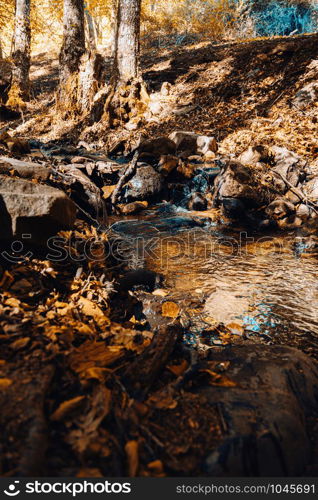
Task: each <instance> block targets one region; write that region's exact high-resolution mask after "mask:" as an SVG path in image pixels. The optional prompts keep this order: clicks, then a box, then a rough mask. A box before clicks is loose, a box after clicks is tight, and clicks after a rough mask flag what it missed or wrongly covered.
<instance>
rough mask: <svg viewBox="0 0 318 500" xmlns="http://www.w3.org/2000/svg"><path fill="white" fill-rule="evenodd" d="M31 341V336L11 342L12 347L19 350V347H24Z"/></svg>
mask: <svg viewBox="0 0 318 500" xmlns="http://www.w3.org/2000/svg"><path fill="white" fill-rule="evenodd" d="M29 341H30V337H23V338H22V339H18V340H15V341H14V342H12V344H10V347H11V349H14V350H15V351H18V350H19V349H23V348H24V347H26V346H27V345H28V343H29Z"/></svg>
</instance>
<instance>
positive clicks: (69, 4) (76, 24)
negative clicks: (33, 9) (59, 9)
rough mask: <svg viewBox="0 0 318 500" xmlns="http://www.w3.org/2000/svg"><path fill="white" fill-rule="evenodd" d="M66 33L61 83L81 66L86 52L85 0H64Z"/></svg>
mask: <svg viewBox="0 0 318 500" xmlns="http://www.w3.org/2000/svg"><path fill="white" fill-rule="evenodd" d="M63 23H64V33H63V45H62V49H61V52H60V84H63V83H65V82H66V81H67V80H68V78H69V77H70V76H72V75H73V74H74V73H76V72H77V71H78V69H79V67H80V62H81V57H82V55H83V54H84V52H85V29H84V3H83V0H64V18H63Z"/></svg>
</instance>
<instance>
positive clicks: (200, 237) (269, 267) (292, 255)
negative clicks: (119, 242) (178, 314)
mask: <svg viewBox="0 0 318 500" xmlns="http://www.w3.org/2000/svg"><path fill="white" fill-rule="evenodd" d="M166 212H168V213H166ZM169 212H170V213H169ZM204 214H205V213H204V212H203V213H202V215H204ZM212 219H213V218H212ZM113 229H114V230H115V232H116V233H117V234H120V236H121V237H123V238H124V240H125V243H126V244H127V246H126V247H125V251H124V255H125V258H127V259H128V261H129V263H128V265H129V267H130V268H131V269H136V268H140V267H143V268H147V269H149V270H152V271H155V272H157V273H160V274H161V275H163V276H164V288H165V289H166V292H167V300H169V301H173V302H175V303H177V304H178V305H179V306H180V308H181V309H182V310H183V311H185V313H186V316H188V321H185V322H184V324H185V326H186V329H187V334H186V336H185V340H186V341H187V342H189V343H192V344H193V343H194V344H196V343H200V342H201V340H202V333H203V332H204V331H205V330H207V331H208V332H209V331H211V327H210V328H209V325H211V324H212V325H213V324H214V325H215V324H220V323H222V324H223V325H225V326H226V327H227V328H228V330H229V331H230V332H231V333H232V334H233V335H237V336H242V335H244V336H248V337H249V338H255V340H256V339H258V340H259V339H260V338H262V339H263V340H268V341H274V342H275V343H276V342H277V343H280V344H291V343H292V344H293V345H295V344H296V345H299V344H301V343H302V342H303V341H305V342H306V344H307V345H313V346H315V345H316V344H315V339H316V338H317V335H318V283H317V269H318V268H317V260H316V256H315V251H314V249H315V240H314V237H313V236H305V235H303V234H301V233H299V234H298V233H297V234H296V233H295V232H293V233H287V234H286V233H285V234H280V233H277V234H271V235H264V234H253V233H251V234H249V233H247V231H246V229H243V228H242V229H241V230H240V229H237V228H235V229H234V228H231V227H230V226H227V225H219V224H218V223H216V222H213V221H211V220H209V219H208V218H205V217H203V218H202V217H198V216H195V215H193V214H192V213H191V212H188V211H182V210H181V209H179V208H174V206H172V207H171V206H170V207H169V209H167V208H165V209H164V210H163V209H162V207H159V210H157V211H155V212H153V211H148V212H145V215H143V216H142V219H141V218H139V219H136V218H133V219H132V218H130V219H128V220H126V221H122V219H121V221H120V222H116V223H115V224H114V225H113ZM127 249H129V250H130V251H129V252H128V251H127ZM126 252H127V253H126ZM128 255H129V257H127V256H128ZM208 337H209V338H208V343H209V344H211V343H212V345H218V344H220V343H221V341H220V340H219V338H217V337H216V338H214V336H213V334H211V335H208ZM204 338H205V341H204V342H205V343H206V339H207V335H204Z"/></svg>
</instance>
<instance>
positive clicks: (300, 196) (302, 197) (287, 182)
mask: <svg viewBox="0 0 318 500" xmlns="http://www.w3.org/2000/svg"><path fill="white" fill-rule="evenodd" d="M274 173H275V174H276V175H278V176H279V177H280V178H281V179H282V180H283V181H284V182H285V184H286V185H287V186H288V187H289V188H290V189H291V191H292V192H293V193H294V194H295V195H296V196H298V198H299V199H300V201H303V202H304V203H305V204H306V205H309V206H310V208H312V210H313V211H314V212H315V213H316V214H317V215H318V210H317V209H316V208H315V207H316V205H315V204H314V203H313V202H311V201H309V200H308V199H307V197H306V195H304V193H303V192H302V191H301V190H300V189H298V188H295V186H293V185H292V184H291V183H290V182H289V181H288V180H287V179H286V177H284V176H283V175H282V174H281V173H279V172H274Z"/></svg>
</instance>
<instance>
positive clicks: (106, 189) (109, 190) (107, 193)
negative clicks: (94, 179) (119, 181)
mask: <svg viewBox="0 0 318 500" xmlns="http://www.w3.org/2000/svg"><path fill="white" fill-rule="evenodd" d="M115 188H116V184H115V185H113V186H103V187H102V191H103V198H104V199H105V200H107V199H108V198H110V197H111V195H112V194H113V192H114V191H115Z"/></svg>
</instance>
